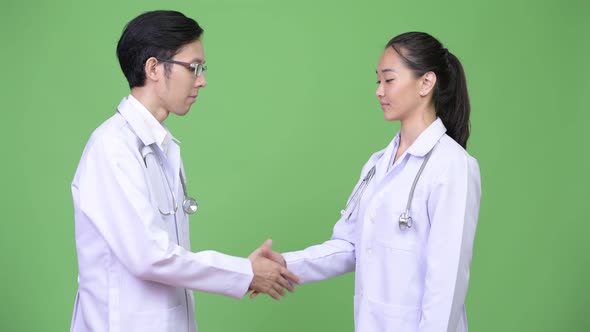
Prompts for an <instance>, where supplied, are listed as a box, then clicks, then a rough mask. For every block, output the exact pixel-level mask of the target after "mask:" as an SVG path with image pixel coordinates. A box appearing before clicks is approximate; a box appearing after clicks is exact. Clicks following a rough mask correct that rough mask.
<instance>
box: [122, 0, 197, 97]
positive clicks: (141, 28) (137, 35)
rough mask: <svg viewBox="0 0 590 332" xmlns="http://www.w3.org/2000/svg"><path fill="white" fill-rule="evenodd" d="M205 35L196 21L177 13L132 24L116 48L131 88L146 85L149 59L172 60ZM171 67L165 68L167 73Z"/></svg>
mask: <svg viewBox="0 0 590 332" xmlns="http://www.w3.org/2000/svg"><path fill="white" fill-rule="evenodd" d="M202 33H203V29H202V28H201V27H200V26H199V24H197V22H195V20H193V19H192V18H188V17H186V16H184V15H183V14H182V13H179V12H176V11H168V10H156V11H151V12H146V13H143V14H141V15H139V16H138V17H136V18H134V19H133V20H131V22H129V23H128V24H127V26H125V29H124V30H123V34H122V35H121V39H119V43H118V45H117V57H118V58H119V64H120V65H121V69H122V70H123V74H125V77H126V78H127V82H129V87H130V88H134V87H140V86H143V85H144V84H145V71H144V66H145V63H146V61H147V59H149V58H150V57H156V58H162V59H170V58H172V57H173V56H174V55H175V54H176V53H178V51H179V50H180V48H182V47H183V46H184V45H186V44H189V43H192V42H194V41H195V40H197V39H199V38H200V37H201V34H202ZM169 66H170V64H168V63H166V64H164V68H165V69H166V71H168V70H169V69H170V67H169Z"/></svg>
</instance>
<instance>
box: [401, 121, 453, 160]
mask: <svg viewBox="0 0 590 332" xmlns="http://www.w3.org/2000/svg"><path fill="white" fill-rule="evenodd" d="M446 132H447V128H446V127H445V125H444V124H443V122H442V120H441V119H440V118H436V120H435V121H434V122H433V123H431V124H430V126H428V128H426V129H425V130H424V131H423V132H422V133H421V134H420V136H418V138H417V139H416V140H415V141H414V143H412V145H411V146H410V147H409V148H408V150H406V152H407V153H408V154H411V155H413V156H416V157H424V156H425V155H426V154H427V153H428V151H430V150H432V148H433V147H434V146H435V145H436V143H437V142H438V141H439V140H440V138H441V137H442V136H443V135H444V134H445V133H446ZM397 137H399V133H398V134H397V135H396V138H397Z"/></svg>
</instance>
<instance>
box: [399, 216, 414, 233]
mask: <svg viewBox="0 0 590 332" xmlns="http://www.w3.org/2000/svg"><path fill="white" fill-rule="evenodd" d="M413 224H414V222H413V221H412V217H410V214H409V213H408V212H404V213H402V214H401V215H400V216H399V229H401V230H402V231H405V230H406V229H408V228H412V225H413Z"/></svg>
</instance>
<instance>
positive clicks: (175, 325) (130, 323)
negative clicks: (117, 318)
mask: <svg viewBox="0 0 590 332" xmlns="http://www.w3.org/2000/svg"><path fill="white" fill-rule="evenodd" d="M121 321H122V322H121V331H126V332H178V331H187V327H188V325H187V324H188V317H187V312H186V307H185V306H184V305H178V306H175V307H172V308H169V309H158V310H149V311H142V312H131V313H128V314H126V315H124V317H121Z"/></svg>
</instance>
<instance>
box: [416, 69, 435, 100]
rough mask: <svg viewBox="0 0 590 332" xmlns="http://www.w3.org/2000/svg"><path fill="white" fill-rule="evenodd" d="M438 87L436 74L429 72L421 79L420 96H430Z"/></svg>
mask: <svg viewBox="0 0 590 332" xmlns="http://www.w3.org/2000/svg"><path fill="white" fill-rule="evenodd" d="M435 85H436V74H435V73H434V72H432V71H429V72H427V73H425V74H424V75H422V77H421V78H420V96H421V97H425V96H428V95H429V94H430V93H431V92H432V90H433V89H434V86H435Z"/></svg>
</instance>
